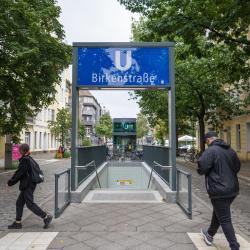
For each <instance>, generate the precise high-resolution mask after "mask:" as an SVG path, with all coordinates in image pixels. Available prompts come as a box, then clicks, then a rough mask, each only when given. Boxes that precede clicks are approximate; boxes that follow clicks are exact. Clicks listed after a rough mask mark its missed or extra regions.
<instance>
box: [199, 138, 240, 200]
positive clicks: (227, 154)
mask: <svg viewBox="0 0 250 250" xmlns="http://www.w3.org/2000/svg"><path fill="white" fill-rule="evenodd" d="M240 166H241V163H240V160H239V158H238V156H237V154H236V152H235V151H234V150H233V149H232V148H231V147H230V146H229V145H228V144H226V143H225V142H224V141H223V140H220V139H217V140H215V141H213V142H212V143H211V144H210V145H209V147H208V149H206V150H205V151H204V153H203V154H202V155H201V157H200V158H199V160H198V170H197V171H198V173H199V174H200V175H203V174H204V175H205V180H206V188H207V192H208V194H209V197H210V198H211V199H216V198H229V197H234V196H236V195H238V194H239V182H238V178H237V173H238V172H239V170H240Z"/></svg>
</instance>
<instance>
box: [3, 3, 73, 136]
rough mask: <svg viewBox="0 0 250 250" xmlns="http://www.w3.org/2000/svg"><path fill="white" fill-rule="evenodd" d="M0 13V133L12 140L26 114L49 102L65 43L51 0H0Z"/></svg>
mask: <svg viewBox="0 0 250 250" xmlns="http://www.w3.org/2000/svg"><path fill="white" fill-rule="evenodd" d="M0 13H1V14H0V135H5V134H10V135H12V139H13V140H14V141H17V140H18V137H19V134H20V132H21V131H22V129H23V128H24V127H26V119H27V118H28V117H34V116H35V115H36V114H37V113H38V112H39V111H40V110H41V109H42V108H43V107H47V106H48V105H49V104H51V103H53V101H54V97H55V93H56V85H57V84H59V83H60V74H61V73H62V71H63V69H64V68H66V67H67V66H68V64H69V63H70V60H71V48H70V47H69V46H68V45H66V44H65V43H64V41H63V40H64V31H63V27H62V25H61V24H60V23H59V20H58V19H59V15H60V7H58V6H56V1H55V0H40V1H30V0H18V1H14V0H2V1H1V4H0Z"/></svg>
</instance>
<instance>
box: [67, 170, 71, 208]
mask: <svg viewBox="0 0 250 250" xmlns="http://www.w3.org/2000/svg"><path fill="white" fill-rule="evenodd" d="M70 172H71V171H70V169H68V172H67V174H68V199H69V200H68V202H69V203H70V202H71V194H70Z"/></svg>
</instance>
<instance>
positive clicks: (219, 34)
mask: <svg viewBox="0 0 250 250" xmlns="http://www.w3.org/2000/svg"><path fill="white" fill-rule="evenodd" d="M119 2H120V3H121V4H123V5H125V6H126V8H128V9H129V10H130V11H132V12H139V13H141V14H142V15H143V16H144V17H147V25H146V27H147V29H144V30H145V31H146V34H147V37H151V40H152V38H154V39H153V40H155V41H156V40H157V41H162V38H163V37H164V36H165V35H167V37H168V39H169V40H172V41H175V39H176V37H182V39H183V41H184V43H185V44H189V45H191V46H192V48H193V49H195V50H196V48H197V45H198V44H199V41H198V40H199V39H197V38H199V37H200V36H203V37H206V38H207V39H208V40H212V41H214V42H216V43H220V42H223V43H224V44H227V45H229V46H230V47H231V48H232V49H238V48H239V47H240V48H242V49H243V50H244V52H245V53H246V54H248V55H249V53H250V41H248V40H247V33H248V31H249V24H250V15H249V11H250V1H240V0H239V1H236V0H223V1H214V0H206V1H204V0H194V1H189V0H119Z"/></svg>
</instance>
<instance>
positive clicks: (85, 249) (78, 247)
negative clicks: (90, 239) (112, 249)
mask: <svg viewBox="0 0 250 250" xmlns="http://www.w3.org/2000/svg"><path fill="white" fill-rule="evenodd" d="M92 249H93V248H92V247H89V246H88V245H85V244H83V243H78V244H75V245H72V246H67V247H64V248H63V250H92Z"/></svg>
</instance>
